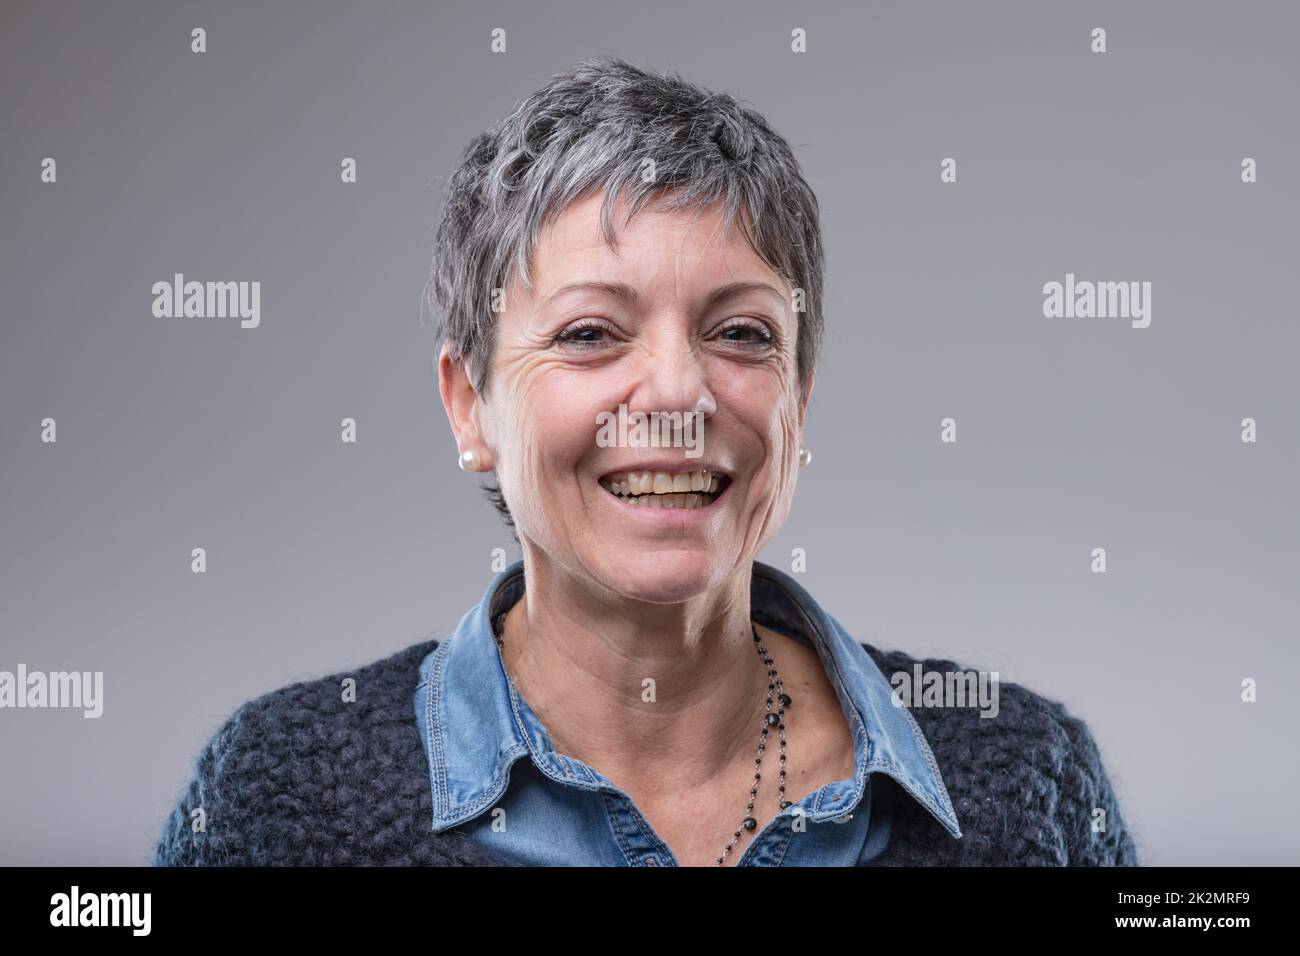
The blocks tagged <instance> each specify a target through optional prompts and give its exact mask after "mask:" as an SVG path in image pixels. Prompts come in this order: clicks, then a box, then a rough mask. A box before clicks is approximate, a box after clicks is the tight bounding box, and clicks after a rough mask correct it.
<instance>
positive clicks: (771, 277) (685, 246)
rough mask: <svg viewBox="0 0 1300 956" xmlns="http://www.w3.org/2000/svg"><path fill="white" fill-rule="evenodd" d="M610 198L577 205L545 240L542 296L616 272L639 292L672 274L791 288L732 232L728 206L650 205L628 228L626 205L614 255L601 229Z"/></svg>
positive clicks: (539, 269) (619, 209) (617, 213)
mask: <svg viewBox="0 0 1300 956" xmlns="http://www.w3.org/2000/svg"><path fill="white" fill-rule="evenodd" d="M604 195H605V194H604V192H603V191H600V190H598V191H595V192H593V193H591V194H589V195H587V196H584V197H582V198H581V199H578V200H575V201H574V202H572V203H570V204H569V206H568V207H566V208H565V209H564V210H562V211H561V212H560V213H559V214H558V215H556V216H555V217H554V218H553V219H552V220H551V221H550V222H549V223H548V224H547V226H546V228H544V229H543V230H542V231H541V232H540V233H539V235H538V242H537V247H536V249H535V251H534V254H533V263H532V269H531V273H532V276H531V278H532V281H533V286H534V290H535V291H536V292H537V293H538V294H541V293H543V292H545V291H546V290H547V289H551V288H555V287H556V286H558V285H560V284H561V283H563V282H566V281H568V280H570V279H572V278H573V277H574V276H575V275H576V274H577V273H583V274H584V275H587V274H590V273H593V272H603V274H604V275H605V276H606V277H609V274H610V270H617V274H618V278H619V280H620V281H623V282H628V283H632V284H636V283H638V282H650V281H652V280H653V279H654V278H655V276H656V275H657V274H660V273H662V272H664V271H665V270H671V271H672V273H673V275H674V276H676V277H677V278H678V279H679V280H681V279H687V278H698V279H699V280H700V281H702V282H708V281H714V280H716V279H720V278H725V279H726V280H728V281H732V280H735V279H755V280H760V281H765V282H768V283H770V284H772V285H775V286H776V288H778V289H784V288H785V283H784V282H783V280H782V279H781V278H780V277H779V276H778V275H777V274H776V273H775V272H773V271H772V269H771V268H770V267H769V266H768V265H767V264H766V263H765V262H764V261H763V259H762V258H761V257H760V256H759V255H758V254H757V253H755V251H754V250H753V249H752V248H751V247H750V245H749V243H748V242H747V241H746V239H745V237H744V235H743V234H742V233H741V230H740V227H739V225H738V224H736V223H731V224H728V222H727V218H726V215H725V208H724V205H723V204H722V203H721V202H716V203H714V204H712V205H710V206H705V207H693V208H688V209H677V210H672V209H667V208H664V207H663V205H662V204H657V203H655V202H654V201H651V202H649V203H647V204H646V205H645V206H643V207H642V208H641V209H640V210H639V211H638V212H637V214H636V215H635V216H633V217H632V219H631V221H630V222H628V223H627V224H626V225H622V221H623V217H624V216H625V215H626V214H627V209H628V205H627V201H626V200H625V199H624V198H623V197H620V198H619V200H618V202H617V204H616V205H615V206H614V209H613V217H612V220H613V229H614V240H615V242H614V245H613V247H611V246H610V245H609V244H607V243H606V242H605V237H604V235H603V233H602V230H601V224H600V215H601V204H602V202H603V200H604ZM741 215H744V212H743V210H742V213H741ZM746 221H748V220H746ZM729 225H730V228H728V226H729Z"/></svg>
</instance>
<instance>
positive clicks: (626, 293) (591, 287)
mask: <svg viewBox="0 0 1300 956" xmlns="http://www.w3.org/2000/svg"><path fill="white" fill-rule="evenodd" d="M584 290H585V291H595V292H605V293H607V294H609V295H612V296H614V297H615V298H618V299H622V300H623V301H624V302H626V303H628V304H629V305H635V304H636V302H637V300H638V299H639V298H640V296H639V295H638V294H637V291H636V289H634V288H632V287H631V286H630V285H628V284H627V283H625V282H604V281H599V280H590V281H584V282H571V283H569V284H568V285H565V286H561V287H560V288H558V289H556V290H555V291H554V292H553V293H551V294H550V295H549V296H547V299H546V301H547V302H551V301H554V300H555V299H558V298H559V297H560V296H562V295H565V294H566V293H569V292H580V291H584ZM746 292H767V293H769V294H771V295H774V296H776V298H777V299H779V300H780V301H781V303H782V304H785V296H783V295H782V294H781V293H780V292H778V291H777V290H776V289H774V288H772V287H771V286H770V285H768V284H767V283H766V282H753V281H743V282H729V283H727V284H726V285H722V286H718V287H717V288H716V289H714V290H713V291H712V292H710V293H709V296H708V298H707V299H706V300H705V302H704V307H705V308H706V309H711V308H713V307H715V306H717V305H718V304H719V303H721V302H725V301H726V300H727V299H730V298H733V297H735V296H738V295H742V294H744V293H746Z"/></svg>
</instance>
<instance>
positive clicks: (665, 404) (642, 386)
mask: <svg viewBox="0 0 1300 956" xmlns="http://www.w3.org/2000/svg"><path fill="white" fill-rule="evenodd" d="M638 376H639V380H638V385H637V390H636V394H635V395H634V396H633V398H634V400H635V404H634V405H633V407H634V408H636V409H638V410H641V411H646V412H668V413H672V412H681V413H683V415H689V414H694V413H696V412H698V413H700V415H701V416H702V417H703V418H705V419H707V418H710V417H711V416H712V415H713V414H714V413H715V412H716V411H717V410H718V403H717V401H716V400H715V399H714V397H713V392H712V390H711V389H710V388H709V378H708V370H707V368H706V367H705V365H704V362H703V361H702V356H701V355H700V354H699V352H698V350H697V349H696V348H694V347H693V345H692V343H691V341H690V339H689V336H687V335H686V334H684V333H683V332H682V331H681V330H676V331H674V332H666V333H665V334H663V335H661V336H659V337H657V338H656V340H655V341H654V342H653V343H651V344H650V345H649V347H647V348H646V350H645V352H644V354H643V355H642V361H641V364H640V367H639V371H638Z"/></svg>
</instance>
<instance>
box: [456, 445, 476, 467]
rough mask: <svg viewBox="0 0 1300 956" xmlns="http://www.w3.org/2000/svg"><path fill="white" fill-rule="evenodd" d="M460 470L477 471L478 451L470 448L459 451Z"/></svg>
mask: <svg viewBox="0 0 1300 956" xmlns="http://www.w3.org/2000/svg"><path fill="white" fill-rule="evenodd" d="M460 469H461V471H478V452H476V451H474V450H473V449H472V448H471V449H470V450H469V451H463V452H461V453H460Z"/></svg>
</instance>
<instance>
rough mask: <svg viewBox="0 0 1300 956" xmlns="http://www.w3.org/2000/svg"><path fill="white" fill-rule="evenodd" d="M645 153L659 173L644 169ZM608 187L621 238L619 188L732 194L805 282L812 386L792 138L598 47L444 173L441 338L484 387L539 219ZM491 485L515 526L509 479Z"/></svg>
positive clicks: (634, 202)
mask: <svg viewBox="0 0 1300 956" xmlns="http://www.w3.org/2000/svg"><path fill="white" fill-rule="evenodd" d="M648 159H649V160H653V161H654V168H655V176H654V177H653V179H651V180H650V181H648V182H647V181H644V180H643V177H642V170H643V165H644V163H645V161H646V160H648ZM601 187H603V188H604V190H605V199H604V203H603V205H602V207H601V230H602V233H603V234H604V237H605V241H606V243H608V244H609V245H611V246H612V245H613V244H614V239H615V232H614V227H613V210H614V204H615V202H616V201H617V199H618V198H619V197H620V196H626V197H627V199H628V200H629V208H628V213H627V216H626V218H625V220H624V222H626V221H627V220H629V219H631V217H632V216H633V215H635V214H636V213H637V212H638V211H639V210H640V209H641V208H642V207H643V206H645V205H646V204H647V203H648V202H649V201H650V200H652V199H654V200H657V201H659V202H660V203H661V204H662V205H663V206H664V207H665V208H668V209H687V208H699V207H704V206H709V205H712V204H713V203H714V202H716V201H718V200H725V212H724V220H725V221H726V223H727V227H728V228H730V227H732V226H733V225H734V226H737V227H739V228H740V230H741V233H742V234H743V235H744V237H745V239H746V241H747V242H748V243H749V245H750V247H751V248H752V249H753V250H754V251H755V253H756V254H757V255H758V256H759V257H760V258H761V259H762V260H763V261H764V262H765V263H767V265H768V266H769V267H770V268H771V269H772V271H773V272H775V273H777V275H779V276H781V277H782V278H783V279H785V280H786V281H787V282H789V283H790V285H791V287H793V288H795V289H799V290H802V292H803V306H804V311H802V312H800V313H799V328H798V335H797V340H796V349H797V365H798V374H799V389H800V392H801V394H802V393H805V392H806V390H807V388H808V384H809V382H810V379H811V375H812V371H813V369H815V368H816V366H817V359H818V356H819V353H820V351H821V340H822V322H823V319H822V307H821V303H822V283H823V271H824V266H823V260H822V255H823V254H822V237H821V222H820V216H819V212H818V206H817V198H816V196H815V195H814V194H813V191H812V189H811V188H810V187H809V186H808V184H807V182H805V180H804V178H803V173H802V172H801V170H800V168H799V163H798V161H797V160H796V159H795V157H794V153H793V152H792V151H791V149H790V146H789V144H788V143H787V142H786V141H785V139H784V138H782V137H781V135H780V134H778V133H776V132H775V131H774V130H773V129H772V128H771V127H770V126H769V125H768V123H767V120H765V119H764V118H763V117H762V116H761V115H759V114H758V113H757V112H755V111H754V110H752V109H749V108H748V107H746V106H744V105H742V104H741V103H739V102H737V101H736V100H735V99H734V98H733V97H731V96H730V95H728V94H726V93H714V92H711V91H709V90H705V89H701V88H700V87H698V86H695V85H693V84H691V83H688V82H687V81H686V80H684V79H682V78H681V76H679V75H677V74H676V73H658V74H656V73H647V72H645V71H644V70H641V69H639V68H637V67H635V66H632V65H631V64H630V63H627V62H625V61H624V60H621V59H619V58H617V57H597V58H592V59H586V60H582V61H580V62H579V64H578V65H577V66H576V67H575V68H574V69H573V70H571V71H569V72H567V73H561V74H559V75H557V76H555V77H553V78H552V79H551V81H550V82H548V83H547V84H546V85H545V86H543V87H542V88H541V89H540V90H538V91H537V92H536V93H533V94H532V95H531V96H529V97H528V98H527V99H525V100H524V101H523V102H522V103H521V104H520V105H519V106H518V107H517V108H516V109H515V111H514V112H513V113H511V114H510V115H509V116H507V117H505V118H504V119H502V120H500V121H499V122H497V123H495V124H494V125H492V126H491V127H490V128H488V129H487V130H486V131H484V132H482V133H480V134H478V135H477V136H475V137H474V139H473V140H472V141H471V142H470V144H469V146H468V147H467V148H466V149H465V152H464V154H463V156H462V158H461V163H460V166H459V168H457V170H456V171H455V173H454V174H453V175H452V177H451V179H450V181H449V183H448V187H447V192H448V195H447V202H446V206H445V208H444V210H443V216H442V222H441V224H440V225H439V227H438V233H437V238H436V240H435V244H434V258H433V268H432V271H431V274H430V279H429V303H430V305H431V306H432V308H433V312H434V314H435V316H436V317H437V322H438V331H437V342H438V345H436V346H435V349H437V348H438V347H439V346H440V345H441V343H442V341H443V340H444V339H445V340H446V341H448V342H449V343H450V352H451V357H452V358H453V359H454V360H456V361H465V362H467V369H468V370H470V371H471V374H472V375H473V376H474V386H475V389H476V390H477V391H478V392H479V394H480V395H484V396H486V395H487V390H488V388H489V387H490V385H491V383H490V380H489V375H488V372H489V369H490V367H491V357H492V352H493V346H494V343H495V334H496V322H495V318H496V316H495V313H494V312H493V309H492V296H493V290H494V289H504V288H506V287H507V285H508V284H509V283H510V281H511V279H512V278H514V277H518V278H519V280H520V282H521V283H522V284H523V285H524V287H525V288H526V289H529V290H530V291H531V289H532V276H531V275H530V266H531V264H532V257H533V253H534V250H535V249H536V247H537V242H538V237H539V235H540V233H541V232H542V230H543V229H544V228H545V227H546V225H548V224H549V223H550V222H551V221H552V220H553V219H554V218H555V217H556V216H558V215H559V214H560V213H561V212H563V211H564V209H565V208H567V207H568V206H569V204H570V203H572V202H573V201H575V200H577V199H579V198H581V197H583V196H585V195H587V194H588V193H589V192H590V191H592V190H594V189H596V188H601ZM742 210H743V211H744V212H746V213H748V216H749V220H750V223H752V231H751V229H750V224H747V223H746V221H745V219H744V217H743V216H742V215H741V213H742ZM485 490H487V491H488V493H489V498H490V499H491V500H492V502H493V504H494V506H495V507H496V508H497V511H498V512H499V513H500V514H501V516H502V517H503V518H504V519H505V521H506V524H507V525H508V526H510V527H512V528H513V521H512V519H511V516H510V510H509V508H508V507H507V506H506V504H505V501H504V499H503V498H502V497H501V494H500V491H499V489H495V488H486V489H485ZM516 540H517V539H516Z"/></svg>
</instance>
